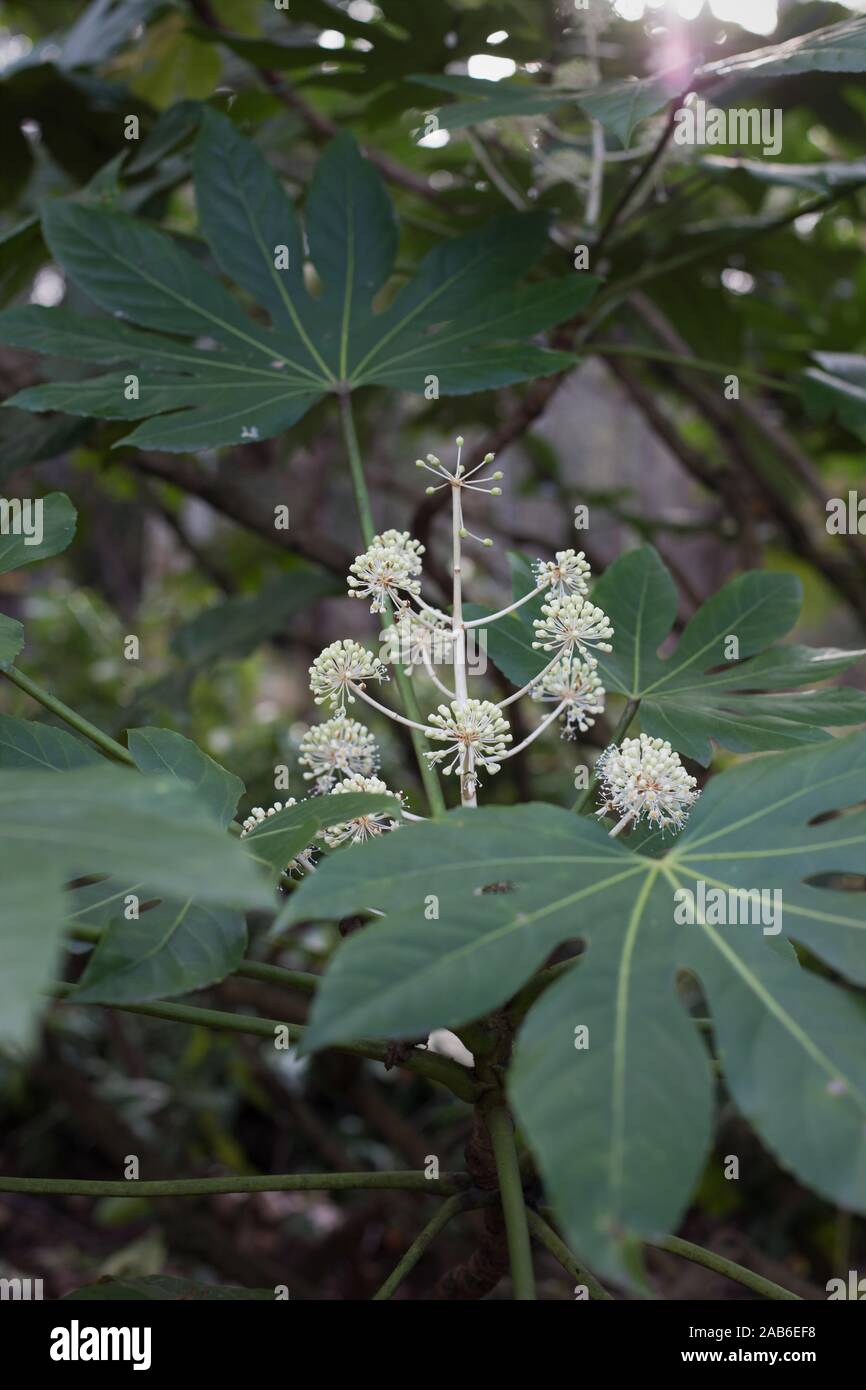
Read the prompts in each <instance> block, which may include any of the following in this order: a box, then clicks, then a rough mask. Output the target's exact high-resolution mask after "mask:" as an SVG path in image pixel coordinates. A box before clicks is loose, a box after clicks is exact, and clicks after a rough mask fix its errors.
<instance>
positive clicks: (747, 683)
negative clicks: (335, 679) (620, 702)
mask: <svg viewBox="0 0 866 1390" xmlns="http://www.w3.org/2000/svg"><path fill="white" fill-rule="evenodd" d="M527 591H528V582H527V586H526V587H524V588H523V592H527ZM592 599H593V602H594V603H597V604H598V605H599V606H600V607H601V608H602V609H603V610H604V612H605V613H607V615H608V617H609V618H610V620H611V622H612V624H613V628H614V634H615V636H614V643H613V647H614V650H613V651H612V652H611V653H609V654H601V655H600V656H599V659H598V660H599V671H600V673H601V675H602V677H603V681H604V685H605V686H606V688H607V689H608V690H609V691H615V692H618V693H620V694H622V695H626V696H628V698H629V699H632V700H640V701H641V726H642V728H643V729H644V731H645V732H646V733H649V734H652V735H654V736H656V737H658V738H665V739H668V740H669V741H670V743H671V744H672V746H673V747H674V748H676V749H678V750H679V752H681V753H683V754H685V755H686V756H688V757H690V758H694V759H695V760H696V761H697V762H699V763H703V764H705V765H706V764H708V763H709V762H710V760H711V758H712V746H711V742H710V741H711V740H713V741H715V742H716V743H718V744H720V745H721V746H722V747H723V748H730V749H733V750H734V751H735V752H738V753H749V752H759V751H764V750H768V749H774V748H792V747H794V746H795V745H797V744H800V743H815V742H819V741H820V740H822V739H826V738H828V737H829V735H828V734H827V733H826V732H825V730H826V729H828V728H833V727H838V728H843V727H845V726H846V725H848V726H850V725H852V724H860V723H862V722H864V721H866V697H864V695H863V694H862V693H861V692H860V691H859V690H852V689H849V688H847V687H842V688H836V689H828V688H825V689H820V690H816V689H813V688H811V687H812V685H813V683H814V682H816V681H817V682H821V681H825V680H828V679H829V678H831V677H833V676H838V675H839V674H840V673H841V672H842V671H846V670H848V668H849V667H851V666H853V665H854V663H855V662H857V661H859V660H860V659H861V657H862V656H863V652H861V651H852V652H841V651H838V650H836V649H835V648H822V647H814V648H813V647H802V646H794V645H789V646H779V647H777V646H771V643H773V642H776V641H777V640H778V639H779V638H781V637H784V636H785V635H786V634H787V633H788V632H789V631H790V630H791V628H792V627H793V626H794V624H795V622H796V621H797V617H798V615H799V612H800V605H801V601H802V590H801V585H800V583H799V581H798V579H797V578H796V577H795V576H794V575H791V574H772V573H767V572H764V571H758V570H755V571H752V572H750V573H748V574H743V575H740V576H739V577H738V578H736V579H733V580H731V581H730V582H729V583H728V584H726V585H724V587H723V588H721V589H720V590H719V592H718V593H717V594H715V595H714V596H713V597H712V598H710V599H708V600H707V602H706V603H705V604H703V606H702V607H701V608H700V609H699V610H698V612H697V613H696V614H695V616H694V617H693V618H692V619H691V621H690V622H689V623H688V624H687V625H686V627H685V629H684V631H683V633H682V635H681V637H680V639H679V642H678V644H677V646H676V648H675V649H674V651H673V652H672V654H671V655H670V656H668V657H665V658H662V657H659V655H658V651H659V648H660V647H661V646H662V644H663V643H665V642H666V641H667V639H668V638H669V637H670V634H671V630H672V628H673V624H674V619H675V617H676V611H677V594H676V588H675V586H674V582H673V579H672V578H671V576H670V573H669V572H668V570H667V569H666V568H665V566H664V564H663V563H662V561H661V559H660V558H659V555H658V553H657V551H656V550H654V549H653V547H652V546H642V547H641V548H640V549H639V550H633V551H631V552H630V553H628V554H627V555H623V556H621V557H620V558H619V559H618V560H616V561H615V562H614V564H612V565H611V566H610V568H609V569H608V570H607V571H606V572H605V574H604V575H603V576H602V577H601V579H599V580H598V582H597V583H596V585H595V587H594V589H593V592H592ZM539 603H540V600H539ZM471 611H472V614H473V615H478V616H480V615H482V614H483V613H484V610H483V609H481V608H472V610H471ZM537 612H538V604H537V603H536V604H535V606H533V604H532V603H528V604H526V605H524V607H523V608H520V609H518V610H517V612H516V613H514V614H512V615H511V616H510V617H509V618H508V619H506V620H504V621H503V622H501V623H499V624H497V625H495V626H491V627H490V628H488V629H486V637H487V649H488V652H489V655H490V658H491V660H492V661H493V662H495V664H496V665H497V666H498V667H499V669H500V670H501V671H503V672H504V673H505V675H506V676H508V678H509V680H512V681H514V683H515V684H516V685H524V684H525V683H526V682H527V681H529V680H531V679H532V678H533V677H534V676H536V675H537V674H538V673H539V671H540V670H542V668H543V667H544V666H545V664H546V661H547V658H546V657H545V655H544V653H542V652H538V651H533V649H532V642H533V640H534V631H533V627H532V619H533V617H534V616H536V615H537ZM731 638H734V639H735V644H732V643H731V640H730V639H731ZM802 686H808V687H809V688H808V689H806V690H803V689H801V688H800V687H802Z"/></svg>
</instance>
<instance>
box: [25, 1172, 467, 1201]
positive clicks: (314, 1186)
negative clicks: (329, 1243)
mask: <svg viewBox="0 0 866 1390" xmlns="http://www.w3.org/2000/svg"><path fill="white" fill-rule="evenodd" d="M468 1185H469V1178H468V1177H467V1176H466V1174H464V1173H443V1174H441V1175H440V1176H439V1177H438V1178H428V1177H426V1176H425V1174H424V1173H423V1172H418V1173H410V1172H400V1171H397V1172H376V1173H265V1174H255V1175H253V1176H249V1175H239V1176H228V1177H224V1178H169V1179H165V1180H160V1181H158V1182H140V1181H138V1179H132V1178H130V1179H122V1180H121V1181H119V1182H111V1181H108V1182H103V1181H98V1182H90V1181H85V1180H79V1179H73V1178H5V1177H0V1192H24V1193H28V1194H30V1195H31V1196H32V1195H43V1196H59V1197H130V1196H136V1197H207V1196H214V1195H216V1194H219V1193H224V1192H329V1191H333V1192H341V1191H347V1190H351V1191H356V1190H357V1191H369V1190H370V1189H371V1188H372V1189H377V1190H378V1189H381V1188H385V1189H391V1190H395V1189H396V1190H398V1191H403V1192H434V1193H435V1194H436V1195H437V1196H438V1197H450V1198H451V1200H452V1201H457V1202H459V1201H461V1200H462V1198H461V1197H460V1196H459V1195H457V1194H461V1193H462V1192H463V1191H464V1190H465V1189H466V1187H467V1186H468ZM452 1194H454V1195H452Z"/></svg>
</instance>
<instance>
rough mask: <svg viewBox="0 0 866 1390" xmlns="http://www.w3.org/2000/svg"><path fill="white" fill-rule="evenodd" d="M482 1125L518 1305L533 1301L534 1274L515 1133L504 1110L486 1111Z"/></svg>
mask: <svg viewBox="0 0 866 1390" xmlns="http://www.w3.org/2000/svg"><path fill="white" fill-rule="evenodd" d="M485 1122H486V1124H487V1128H488V1130H489V1132H490V1142H491V1144H492V1145H493V1157H494V1159H495V1161H496V1173H497V1176H498V1178H499V1194H500V1197H501V1199H502V1211H503V1215H504V1217H505V1234H506V1237H507V1239H508V1258H509V1260H510V1263H511V1281H512V1284H513V1285H514V1297H515V1299H516V1300H517V1301H518V1302H522V1303H525V1302H531V1301H532V1300H534V1298H535V1275H534V1274H533V1271H532V1246H531V1244H530V1240H529V1226H528V1225H527V1219H526V1203H525V1202H524V1200H523V1183H522V1182H521V1178H520V1164H519V1161H518V1158H517V1147H516V1145H515V1143H514V1131H513V1129H512V1127H511V1117H510V1116H509V1114H508V1111H507V1110H504V1109H501V1108H496V1109H493V1110H489V1111H488V1113H487V1114H486V1116H485Z"/></svg>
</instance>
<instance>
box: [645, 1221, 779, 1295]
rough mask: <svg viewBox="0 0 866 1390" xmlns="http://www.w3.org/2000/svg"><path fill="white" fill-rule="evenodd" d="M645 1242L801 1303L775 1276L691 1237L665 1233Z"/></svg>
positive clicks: (756, 1289)
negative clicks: (761, 1271) (767, 1274)
mask: <svg viewBox="0 0 866 1390" xmlns="http://www.w3.org/2000/svg"><path fill="white" fill-rule="evenodd" d="M646 1244H647V1245H652V1246H654V1247H655V1248H656V1250H667V1251H668V1253H669V1254H671V1255H682V1257H683V1259H684V1260H691V1261H692V1263H693V1264H696V1265H703V1267H704V1269H711V1270H713V1271H714V1273H716V1274H724V1276H725V1278H726V1279H733V1280H734V1282H735V1283H737V1284H745V1286H746V1288H747V1289H752V1290H753V1292H754V1293H759V1294H761V1295H762V1296H763V1297H764V1298H772V1299H778V1300H780V1301H781V1300H783V1299H785V1300H796V1301H797V1302H802V1300H801V1298H800V1295H799V1294H798V1293H792V1292H791V1290H790V1289H783V1288H782V1286H781V1284H774V1283H773V1280H772V1279H765V1278H764V1276H763V1275H762V1274H755V1273H754V1271H753V1270H751V1269H746V1268H745V1266H744V1265H738V1264H736V1263H735V1261H734V1260H728V1259H725V1256H724V1255H717V1254H716V1252H715V1250H705V1249H704V1248H703V1246H702V1245H693V1244H692V1242H691V1241H690V1240H680V1238H679V1236H665V1237H664V1238H663V1239H661V1240H648V1241H647V1242H646Z"/></svg>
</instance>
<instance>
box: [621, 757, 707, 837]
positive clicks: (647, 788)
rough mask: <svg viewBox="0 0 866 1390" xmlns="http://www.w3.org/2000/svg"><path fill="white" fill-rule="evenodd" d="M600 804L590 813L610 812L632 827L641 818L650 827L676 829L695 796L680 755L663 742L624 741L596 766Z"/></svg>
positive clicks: (691, 780)
mask: <svg viewBox="0 0 866 1390" xmlns="http://www.w3.org/2000/svg"><path fill="white" fill-rule="evenodd" d="M596 771H597V773H598V775H599V778H600V780H601V784H602V790H603V795H604V798H605V801H604V805H603V806H601V807H600V808H599V810H598V811H597V812H596V814H597V815H599V816H603V815H605V814H607V812H609V811H614V812H616V814H617V815H619V816H621V817H623V818H624V819H627V820H630V821H632V822H633V823H634V824H635V825H637V824H638V822H639V821H640V820H642V819H644V818H646V820H648V821H649V823H650V825H653V826H656V827H659V828H661V829H666V828H667V827H668V826H674V827H675V828H676V829H677V830H680V829H682V827H683V825H684V824H685V822H686V818H687V816H688V814H689V811H690V810H691V808H692V806H693V805H694V803H695V802H696V801H697V799H698V797H699V796H700V792H699V791H696V790H695V788H696V787H697V781H696V779H695V778H694V777H690V776H689V774H688V773H687V772H686V770H685V768H684V767H683V765H682V763H681V761H680V756H679V754H678V753H675V752H674V751H673V749H672V748H671V745H670V744H669V743H668V742H667V740H666V739H661V738H650V737H649V735H648V734H641V735H640V737H639V738H627V739H625V740H624V741H623V744H622V747H621V748H617V747H616V745H615V744H611V746H610V747H609V748H606V749H605V750H604V752H603V753H602V755H601V757H600V758H599V760H598V762H597V763H596Z"/></svg>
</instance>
